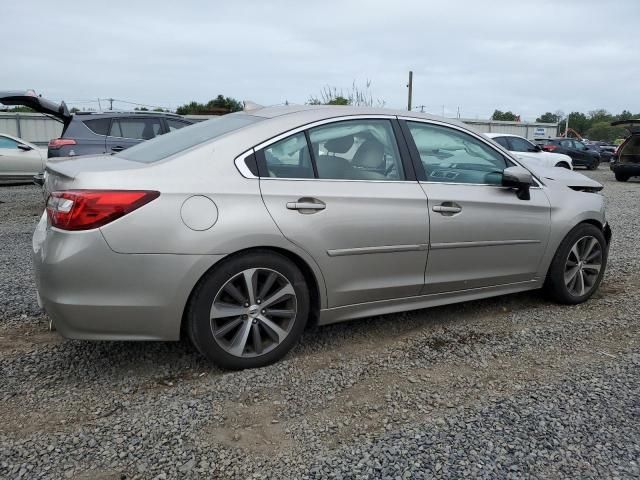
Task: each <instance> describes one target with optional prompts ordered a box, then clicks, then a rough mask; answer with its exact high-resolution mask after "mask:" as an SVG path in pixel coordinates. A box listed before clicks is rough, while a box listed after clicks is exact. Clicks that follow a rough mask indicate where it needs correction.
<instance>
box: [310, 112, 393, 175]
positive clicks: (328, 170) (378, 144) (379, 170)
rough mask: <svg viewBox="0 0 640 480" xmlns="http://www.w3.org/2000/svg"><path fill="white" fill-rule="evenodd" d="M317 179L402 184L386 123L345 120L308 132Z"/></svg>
mask: <svg viewBox="0 0 640 480" xmlns="http://www.w3.org/2000/svg"><path fill="white" fill-rule="evenodd" d="M309 140H310V142H311V149H312V151H313V154H314V159H315V161H316V167H317V170H318V178H320V179H341V180H404V178H405V175H404V169H403V167H402V161H401V159H400V153H399V152H398V146H397V144H396V140H395V136H394V133H393V128H392V127H391V122H389V121H388V120H348V121H343V122H336V123H331V124H329V125H323V126H320V127H316V128H312V129H311V130H309Z"/></svg>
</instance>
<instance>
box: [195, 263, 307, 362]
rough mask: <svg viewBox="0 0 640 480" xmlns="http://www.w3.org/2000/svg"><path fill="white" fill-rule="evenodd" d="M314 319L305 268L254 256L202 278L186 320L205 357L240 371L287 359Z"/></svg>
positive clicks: (223, 266)
mask: <svg viewBox="0 0 640 480" xmlns="http://www.w3.org/2000/svg"><path fill="white" fill-rule="evenodd" d="M308 316H309V290H308V287H307V285H306V282H305V279H304V276H303V275H302V273H301V272H300V269H299V268H298V267H297V266H296V265H295V264H294V263H293V262H291V261H290V260H289V259H288V258H286V257H284V256H282V255H280V254H277V253H272V252H252V253H248V254H246V255H241V256H238V257H232V258H230V259H228V260H226V261H223V262H222V263H221V264H220V265H218V266H217V267H215V268H214V269H213V270H212V271H210V272H209V273H208V274H207V275H206V276H205V277H204V278H203V279H202V281H201V282H200V283H199V285H198V286H197V287H196V290H195V291H194V293H193V295H192V298H191V300H190V303H189V307H188V310H187V318H186V321H187V322H188V324H187V328H188V333H189V337H190V338H191V341H192V343H193V344H194V345H195V347H196V348H197V349H198V350H199V351H200V353H202V354H203V355H204V356H205V357H207V358H208V359H209V360H211V361H212V362H214V363H216V364H217V365H219V366H221V367H223V368H227V369H232V370H239V369H243V368H255V367H262V366H265V365H269V364H271V363H273V362H275V361H277V360H279V359H281V358H282V357H283V356H284V355H285V354H286V353H287V352H288V351H289V350H290V349H291V348H292V347H293V346H294V345H295V343H296V342H297V341H298V339H299V338H300V336H301V335H302V332H303V330H304V327H305V325H306V322H307V318H308Z"/></svg>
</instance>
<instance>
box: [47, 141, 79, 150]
mask: <svg viewBox="0 0 640 480" xmlns="http://www.w3.org/2000/svg"><path fill="white" fill-rule="evenodd" d="M75 144H76V141H75V140H74V139H72V138H54V139H52V140H49V148H50V149H52V150H58V149H59V148H62V147H64V146H65V145H75Z"/></svg>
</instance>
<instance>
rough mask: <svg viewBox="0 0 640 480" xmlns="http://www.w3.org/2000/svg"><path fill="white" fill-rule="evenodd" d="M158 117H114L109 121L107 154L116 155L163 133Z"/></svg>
mask: <svg viewBox="0 0 640 480" xmlns="http://www.w3.org/2000/svg"><path fill="white" fill-rule="evenodd" d="M163 128H164V127H163V125H162V121H161V119H160V118H158V117H142V116H141V117H138V116H131V117H116V118H113V119H112V121H111V127H110V129H109V136H108V137H107V139H106V150H107V153H117V152H121V151H122V150H125V149H127V148H129V147H132V146H133V145H136V144H138V143H140V142H142V141H144V140H151V139H152V138H155V137H156V136H158V135H161V134H162V133H164V129H163Z"/></svg>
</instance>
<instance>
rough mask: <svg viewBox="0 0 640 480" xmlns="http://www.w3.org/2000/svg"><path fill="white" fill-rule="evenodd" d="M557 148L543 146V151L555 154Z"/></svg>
mask: <svg viewBox="0 0 640 480" xmlns="http://www.w3.org/2000/svg"><path fill="white" fill-rule="evenodd" d="M556 148H558V146H557V145H543V146H542V149H543V150H545V151H547V152H553V151H554V150H555V149H556Z"/></svg>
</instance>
